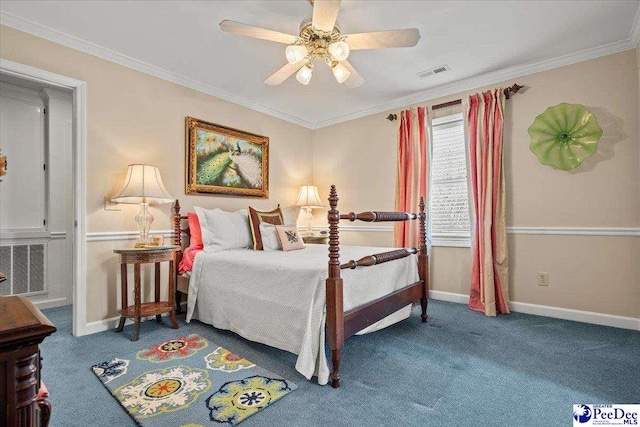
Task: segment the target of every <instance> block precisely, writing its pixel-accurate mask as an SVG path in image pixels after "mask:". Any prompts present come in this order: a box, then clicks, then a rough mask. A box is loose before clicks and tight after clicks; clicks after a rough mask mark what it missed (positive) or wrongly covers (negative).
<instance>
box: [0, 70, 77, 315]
mask: <svg viewBox="0 0 640 427" xmlns="http://www.w3.org/2000/svg"><path fill="white" fill-rule="evenodd" d="M72 129H73V104H72V91H71V90H70V89H66V88H57V87H53V86H51V85H47V84H44V83H38V82H33V81H29V80H24V79H21V78H18V77H15V76H11V75H6V74H3V73H0V150H2V156H3V158H4V160H5V166H6V167H5V170H4V172H3V177H2V178H0V179H2V181H3V182H2V183H0V271H2V273H3V275H4V276H5V279H6V280H3V281H2V282H0V294H2V295H5V296H7V295H18V296H23V297H27V298H29V299H30V300H31V301H32V302H33V303H34V304H35V305H36V306H37V307H38V308H40V309H46V308H54V307H61V306H66V305H71V303H72V301H73V285H72V281H73V276H72V271H73V258H72V254H73V198H72V197H73V181H72V173H71V171H72V168H73V163H72V150H73V139H72ZM9 165H10V167H9Z"/></svg>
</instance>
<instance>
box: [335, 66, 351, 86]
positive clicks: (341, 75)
mask: <svg viewBox="0 0 640 427" xmlns="http://www.w3.org/2000/svg"><path fill="white" fill-rule="evenodd" d="M331 71H333V76H334V77H335V78H336V80H337V81H338V83H344V82H345V81H346V80H347V79H348V78H349V76H350V75H351V72H349V70H347V67H345V66H344V65H342V64H336V65H334V66H333V67H331Z"/></svg>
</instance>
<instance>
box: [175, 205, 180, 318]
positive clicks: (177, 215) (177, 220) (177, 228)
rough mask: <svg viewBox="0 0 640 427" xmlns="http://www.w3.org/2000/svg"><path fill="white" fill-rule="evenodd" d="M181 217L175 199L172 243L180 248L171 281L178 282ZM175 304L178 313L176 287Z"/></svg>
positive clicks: (178, 293) (178, 304) (178, 302)
mask: <svg viewBox="0 0 640 427" xmlns="http://www.w3.org/2000/svg"><path fill="white" fill-rule="evenodd" d="M181 221H182V218H181V217H180V201H179V200H178V199H176V202H175V203H174V204H173V244H174V245H175V246H178V247H179V248H180V249H179V250H178V251H176V262H175V267H176V268H174V271H175V276H174V278H173V283H176V284H177V283H178V269H179V268H178V266H179V265H180V262H181V261H182V226H181ZM175 300H176V306H177V307H178V313H180V310H181V305H180V304H181V303H182V294H181V293H180V292H179V291H178V289H177V288H176V294H175Z"/></svg>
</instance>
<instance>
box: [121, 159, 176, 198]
mask: <svg viewBox="0 0 640 427" xmlns="http://www.w3.org/2000/svg"><path fill="white" fill-rule="evenodd" d="M174 200H175V198H173V197H172V196H171V195H170V194H169V192H168V191H167V189H166V188H164V184H163V183H162V177H161V176H160V170H159V169H158V168H157V167H155V166H150V165H129V168H128V169H127V177H126V178H125V179H124V183H123V184H122V187H121V188H120V190H118V192H117V193H116V194H115V195H114V196H113V197H112V198H111V201H112V202H115V203H135V204H137V203H148V204H152V205H153V204H161V203H171V202H173V201H174Z"/></svg>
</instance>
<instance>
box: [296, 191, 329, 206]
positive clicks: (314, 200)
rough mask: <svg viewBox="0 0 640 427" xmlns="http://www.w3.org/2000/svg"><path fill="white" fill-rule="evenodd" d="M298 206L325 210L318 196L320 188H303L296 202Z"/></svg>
mask: <svg viewBox="0 0 640 427" xmlns="http://www.w3.org/2000/svg"><path fill="white" fill-rule="evenodd" d="M296 206H301V207H303V208H311V209H321V208H324V204H323V203H322V200H320V196H319V195H318V187H316V186H315V185H303V186H301V187H300V192H299V193H298V200H296Z"/></svg>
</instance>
